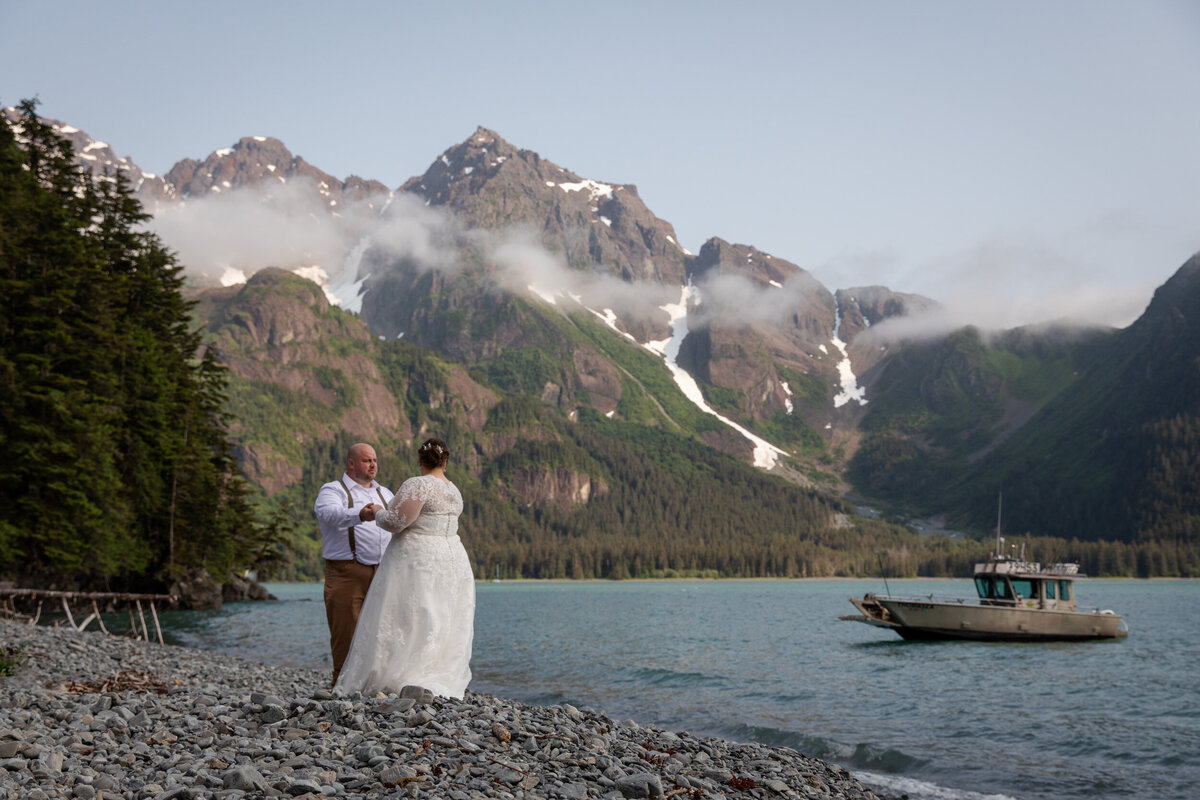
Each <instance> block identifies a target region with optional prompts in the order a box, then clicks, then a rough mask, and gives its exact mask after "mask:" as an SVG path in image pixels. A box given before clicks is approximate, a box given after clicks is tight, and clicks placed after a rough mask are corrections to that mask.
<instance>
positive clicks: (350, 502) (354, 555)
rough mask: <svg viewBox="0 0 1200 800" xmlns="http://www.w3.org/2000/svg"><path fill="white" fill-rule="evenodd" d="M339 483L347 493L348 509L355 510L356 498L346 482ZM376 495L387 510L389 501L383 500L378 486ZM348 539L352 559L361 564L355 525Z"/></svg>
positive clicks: (340, 481)
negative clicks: (356, 544)
mask: <svg viewBox="0 0 1200 800" xmlns="http://www.w3.org/2000/svg"><path fill="white" fill-rule="evenodd" d="M338 483H340V484H341V485H342V491H343V492H345V493H346V508H354V497H353V496H352V495H351V494H350V488H349V487H348V486H346V482H345V481H344V480H342V479H341V478H338ZM375 493H376V494H377V495H379V502H380V504H382V505H383V507H384V508H387V500H384V499H383V490H381V489H380V488H379V487H378V486H376V487H375ZM347 538H348V539H349V540H350V557H351V558H353V559H354V560H355V561H356V562H357V563H359V564H361V563H362V562H361V561H359V560H358V550H357V549H356V548H355V546H354V526H353V525H351V526H350V530H349V531H347Z"/></svg>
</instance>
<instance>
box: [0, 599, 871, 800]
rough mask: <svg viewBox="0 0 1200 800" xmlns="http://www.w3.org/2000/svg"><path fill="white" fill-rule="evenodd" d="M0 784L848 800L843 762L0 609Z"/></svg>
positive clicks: (303, 793) (112, 794)
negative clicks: (356, 680)
mask: <svg viewBox="0 0 1200 800" xmlns="http://www.w3.org/2000/svg"><path fill="white" fill-rule="evenodd" d="M0 641H2V642H3V645H4V647H5V651H6V652H12V651H13V650H14V649H16V648H20V656H19V657H20V663H19V664H18V665H17V666H16V668H15V670H13V674H11V675H9V676H7V677H0V797H2V798H5V799H6V800H17V799H18V798H20V799H21V800H26V799H27V800H43V799H44V798H71V797H74V798H81V799H82V800H109V799H111V798H126V800H171V799H172V798H218V799H220V800H239V798H258V797H299V798H320V797H347V798H368V797H371V798H377V797H413V798H426V797H428V798H450V799H451V800H466V798H482V797H494V798H504V799H505V800H508V799H509V798H548V799H549V800H558V798H564V799H566V800H581V799H582V798H604V800H620V799H621V798H643V797H644V798H654V797H663V798H669V797H678V798H712V799H714V800H715V799H716V798H774V797H781V798H811V799H813V800H816V799H817V798H823V799H824V798H845V799H846V800H858V799H859V798H861V799H862V800H875V798H876V797H877V795H876V794H874V793H873V792H872V791H871V790H869V789H867V788H865V787H864V786H862V785H861V784H860V783H859V782H858V781H856V780H855V779H854V778H853V777H852V776H851V774H850V773H849V772H847V771H846V770H844V769H842V768H841V767H838V766H835V765H832V764H829V763H826V762H823V761H820V760H818V759H814V758H809V757H807V756H804V755H801V754H800V753H797V752H795V751H793V750H789V749H786V748H775V747H768V746H765V745H758V744H737V743H733V742H728V741H724V740H721V739H714V738H706V737H698V736H692V735H689V734H688V733H686V732H671V731H667V730H662V729H658V728H654V727H647V726H642V725H639V724H637V723H636V722H634V721H632V720H626V721H623V722H618V721H615V720H613V719H610V718H609V717H608V716H607V715H606V714H604V713H603V711H597V710H593V709H590V708H575V707H573V706H571V705H567V704H563V705H557V706H534V705H526V704H523V703H517V702H512V701H509V700H504V699H501V698H497V697H492V696H490V695H486V694H479V693H474V692H470V691H468V693H467V696H466V698H465V699H463V700H461V701H459V700H448V699H443V698H433V697H430V696H429V694H428V693H427V692H424V693H423V692H420V691H406V692H403V693H401V694H390V695H381V696H377V697H362V696H357V695H352V696H345V697H343V696H335V695H333V694H332V693H331V692H329V691H328V689H327V688H326V685H327V681H328V675H327V674H326V673H324V672H318V671H315V670H310V669H293V668H285V667H279V666H272V665H267V664H260V663H257V662H253V661H247V660H242V659H237V658H233V657H230V656H227V655H223V654H218V653H212V652H206V651H200V650H192V649H188V648H183V647H176V646H172V645H159V644H156V643H146V642H141V641H136V640H133V639H129V638H123V637H118V636H109V635H105V634H103V633H99V632H85V633H78V632H75V631H72V630H69V629H66V628H49V627H44V626H43V627H35V626H29V625H25V624H20V623H16V622H12V621H7V620H0Z"/></svg>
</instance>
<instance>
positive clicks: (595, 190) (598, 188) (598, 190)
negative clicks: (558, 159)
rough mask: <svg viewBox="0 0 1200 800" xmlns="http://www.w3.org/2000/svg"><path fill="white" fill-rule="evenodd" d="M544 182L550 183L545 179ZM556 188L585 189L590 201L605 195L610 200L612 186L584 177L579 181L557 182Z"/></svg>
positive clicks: (571, 190)
mask: <svg viewBox="0 0 1200 800" xmlns="http://www.w3.org/2000/svg"><path fill="white" fill-rule="evenodd" d="M546 183H547V184H550V181H546ZM550 185H553V184H550ZM558 188H560V189H562V190H563V191H564V192H580V191H584V190H587V193H588V199H589V200H591V201H592V202H595V201H596V198H598V197H606V198H608V199H609V200H611V199H612V195H613V188H614V187H613V186H612V185H611V184H607V183H600V182H599V181H593V180H589V179H587V178H584V179H583V180H581V181H579V183H560V184H558Z"/></svg>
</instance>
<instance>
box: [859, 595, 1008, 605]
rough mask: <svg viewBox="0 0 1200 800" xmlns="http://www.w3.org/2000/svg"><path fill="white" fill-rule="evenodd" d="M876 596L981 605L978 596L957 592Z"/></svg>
mask: <svg viewBox="0 0 1200 800" xmlns="http://www.w3.org/2000/svg"><path fill="white" fill-rule="evenodd" d="M875 596H876V597H881V598H884V599H886V600H896V601H898V602H901V603H958V604H959V605H963V606H967V605H970V606H977V605H980V602H979V598H978V597H963V596H962V595H955V594H910V595H899V594H886V595H875ZM990 602H993V603H1008V604H1011V603H1013V602H1014V601H1012V600H997V601H990Z"/></svg>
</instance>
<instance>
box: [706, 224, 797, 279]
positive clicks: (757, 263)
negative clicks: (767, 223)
mask: <svg viewBox="0 0 1200 800" xmlns="http://www.w3.org/2000/svg"><path fill="white" fill-rule="evenodd" d="M800 273H803V274H805V275H807V274H808V272H807V271H806V270H804V269H801V268H800V267H798V266H796V265H795V264H793V263H792V262H790V261H787V260H785V259H782V258H776V257H775V256H772V255H771V254H769V253H764V252H762V251H761V250H759V249H758V248H757V247H754V246H753V245H748V244H730V243H729V242H727V241H725V240H724V239H721V238H719V237H716V236H714V237H712V238H711V239H709V240H708V241H707V242H705V243H704V246H703V247H701V248H700V252H699V253H698V254H697V255H696V256H694V257H692V258H690V259H688V262H687V274H688V278H689V279H691V280H692V281H699V280H703V279H704V278H706V277H712V276H715V275H742V276H745V277H747V278H750V279H752V280H755V281H757V282H759V283H765V284H770V285H771V286H776V287H778V286H781V285H782V284H783V283H784V282H785V281H787V280H788V279H789V278H791V277H793V276H795V275H797V274H800Z"/></svg>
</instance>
